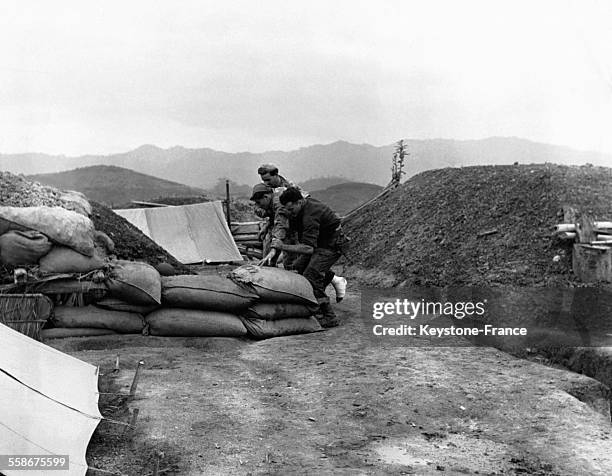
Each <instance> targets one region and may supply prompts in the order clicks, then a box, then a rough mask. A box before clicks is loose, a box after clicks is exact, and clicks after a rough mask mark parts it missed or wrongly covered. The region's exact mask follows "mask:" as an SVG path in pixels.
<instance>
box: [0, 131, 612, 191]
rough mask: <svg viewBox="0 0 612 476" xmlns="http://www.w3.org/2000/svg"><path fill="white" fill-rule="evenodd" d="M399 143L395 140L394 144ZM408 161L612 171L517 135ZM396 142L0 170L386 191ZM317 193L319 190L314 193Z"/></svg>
mask: <svg viewBox="0 0 612 476" xmlns="http://www.w3.org/2000/svg"><path fill="white" fill-rule="evenodd" d="M398 139H399V138H398ZM404 142H405V144H406V146H407V149H408V152H409V154H410V155H409V156H408V158H407V159H406V165H405V172H406V175H405V177H404V178H405V179H407V178H409V177H411V176H413V175H415V174H417V173H420V172H423V171H425V170H431V169H439V168H444V167H464V166H471V165H511V164H513V163H514V162H519V163H520V164H530V163H544V162H549V163H556V164H563V165H584V164H587V163H591V164H593V165H603V166H612V155H609V154H607V155H606V154H600V153H597V152H588V151H578V150H574V149H570V148H568V147H561V146H555V145H549V144H542V143H537V142H532V141H529V140H525V139H519V138H515V137H492V138H488V139H481V140H452V139H428V140H413V139H407V140H405V141H404ZM393 151H394V144H389V145H384V146H380V147H376V146H372V145H369V144H351V143H349V142H344V141H338V142H334V143H331V144H326V145H312V146H309V147H302V148H300V149H298V150H293V151H289V152H283V151H271V152H263V153H251V152H238V153H227V152H220V151H216V150H212V149H207V148H202V149H187V148H184V147H171V148H169V149H160V148H159V147H156V146H153V145H144V146H142V147H139V148H138V149H135V150H132V151H129V152H125V153H121V154H112V155H84V156H80V157H66V156H63V155H60V156H51V155H44V154H0V170H6V171H9V172H13V173H21V174H25V175H28V174H41V173H50V172H60V171H65V170H72V169H75V168H77V167H87V166H93V165H114V166H117V167H124V168H127V169H130V170H135V171H137V172H141V173H145V174H149V175H153V176H155V177H164V178H165V179H167V180H172V181H174V182H178V183H184V184H186V185H189V186H192V187H197V188H204V189H207V188H211V187H214V186H215V184H216V183H217V180H218V179H219V178H221V177H229V178H230V179H231V180H232V181H234V182H235V183H237V184H246V185H249V186H252V185H253V184H255V183H257V182H258V181H259V176H258V175H257V167H258V166H259V165H261V164H263V163H269V162H272V163H274V164H276V165H278V167H279V169H280V171H281V174H282V175H284V176H286V177H288V178H290V179H291V180H293V181H294V182H296V183H300V182H305V181H307V180H309V179H313V178H317V177H322V176H323V177H346V179H345V180H346V181H354V182H367V183H375V184H378V185H386V184H387V183H388V182H389V179H390V167H391V158H392V156H393ZM314 189H315V190H316V188H314Z"/></svg>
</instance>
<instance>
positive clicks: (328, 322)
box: [271, 187, 345, 327]
mask: <svg viewBox="0 0 612 476" xmlns="http://www.w3.org/2000/svg"><path fill="white" fill-rule="evenodd" d="M279 201H280V203H281V204H282V205H283V207H284V208H285V210H286V211H287V212H288V214H289V217H290V218H289V223H290V228H291V229H292V230H295V231H296V232H297V241H298V242H297V244H286V243H283V242H282V241H281V240H279V239H276V238H273V239H272V242H271V247H272V248H275V249H277V250H280V251H283V252H290V253H294V254H295V255H296V259H295V260H294V261H293V262H292V263H291V264H290V265H287V264H286V265H285V268H288V269H294V270H295V271H297V272H298V273H299V274H301V275H303V276H304V277H305V278H306V279H307V280H308V281H309V282H310V284H311V285H312V288H313V292H314V295H315V297H316V298H317V302H318V303H319V308H320V312H321V314H322V315H321V317H319V322H320V323H321V325H322V326H323V327H334V326H337V325H338V319H337V318H336V314H335V313H334V311H333V309H332V307H331V304H330V302H329V297H328V296H327V294H325V288H326V287H327V285H328V284H330V283H331V282H332V279H333V278H334V276H335V274H334V272H333V271H331V267H332V266H333V265H334V264H335V263H336V261H338V259H339V258H340V256H341V255H342V246H343V244H344V241H345V238H344V234H343V232H342V227H341V225H340V218H339V217H338V215H336V214H335V213H334V212H333V210H332V209H331V208H329V207H328V206H327V205H325V204H324V203H321V202H319V201H318V200H315V199H314V198H312V197H306V198H304V197H303V196H302V194H301V192H300V190H299V189H297V188H295V187H289V188H287V189H286V190H285V191H284V192H283V193H281V195H280V197H279Z"/></svg>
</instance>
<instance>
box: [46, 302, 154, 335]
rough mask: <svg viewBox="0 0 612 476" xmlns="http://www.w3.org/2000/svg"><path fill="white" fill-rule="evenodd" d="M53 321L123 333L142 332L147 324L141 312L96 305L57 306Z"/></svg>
mask: <svg viewBox="0 0 612 476" xmlns="http://www.w3.org/2000/svg"><path fill="white" fill-rule="evenodd" d="M53 322H54V324H55V327H69V328H71V327H92V328H94V329H110V330H111V331H115V332H119V333H121V334H140V333H141V332H142V329H143V328H144V326H145V323H144V320H143V317H142V316H141V315H140V314H136V313H134V312H122V311H110V310H108V309H100V308H98V307H96V306H84V307H73V306H56V307H55V309H54V316H53Z"/></svg>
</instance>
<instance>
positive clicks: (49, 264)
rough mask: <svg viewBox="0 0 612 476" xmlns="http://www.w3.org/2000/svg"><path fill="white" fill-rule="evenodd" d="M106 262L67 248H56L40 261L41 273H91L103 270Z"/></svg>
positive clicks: (94, 256) (97, 257) (95, 256)
mask: <svg viewBox="0 0 612 476" xmlns="http://www.w3.org/2000/svg"><path fill="white" fill-rule="evenodd" d="M105 265H106V261H104V259H103V258H101V257H99V256H97V255H96V254H95V253H94V255H93V256H85V255H82V254H81V253H79V252H77V251H74V250H73V249H72V248H68V247H67V246H54V247H53V248H52V249H51V251H50V252H49V253H47V254H46V255H45V256H43V257H42V258H41V259H40V261H39V269H40V271H41V273H46V274H51V273H89V272H90V271H93V270H94V269H100V268H103V267H104V266H105Z"/></svg>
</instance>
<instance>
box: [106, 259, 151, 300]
mask: <svg viewBox="0 0 612 476" xmlns="http://www.w3.org/2000/svg"><path fill="white" fill-rule="evenodd" d="M106 284H107V286H108V291H109V292H108V296H109V297H114V298H117V299H121V300H122V301H125V302H128V303H130V304H138V305H143V306H153V305H159V304H161V276H160V275H159V272H158V271H157V270H156V269H155V268H154V267H153V266H151V265H150V264H147V263H142V262H140V261H125V260H115V261H112V262H111V270H110V273H109V278H108V280H107V282H106Z"/></svg>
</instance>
